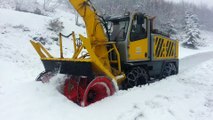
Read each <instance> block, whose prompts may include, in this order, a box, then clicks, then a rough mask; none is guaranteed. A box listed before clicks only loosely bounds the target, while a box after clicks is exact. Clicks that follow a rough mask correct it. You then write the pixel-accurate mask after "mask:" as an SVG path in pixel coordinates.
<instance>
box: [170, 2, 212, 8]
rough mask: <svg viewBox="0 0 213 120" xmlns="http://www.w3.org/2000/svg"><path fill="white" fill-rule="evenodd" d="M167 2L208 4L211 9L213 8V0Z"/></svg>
mask: <svg viewBox="0 0 213 120" xmlns="http://www.w3.org/2000/svg"><path fill="white" fill-rule="evenodd" d="M167 1H173V2H181V1H185V2H191V3H194V4H197V5H199V4H206V5H208V6H209V7H211V8H212V7H213V0H167Z"/></svg>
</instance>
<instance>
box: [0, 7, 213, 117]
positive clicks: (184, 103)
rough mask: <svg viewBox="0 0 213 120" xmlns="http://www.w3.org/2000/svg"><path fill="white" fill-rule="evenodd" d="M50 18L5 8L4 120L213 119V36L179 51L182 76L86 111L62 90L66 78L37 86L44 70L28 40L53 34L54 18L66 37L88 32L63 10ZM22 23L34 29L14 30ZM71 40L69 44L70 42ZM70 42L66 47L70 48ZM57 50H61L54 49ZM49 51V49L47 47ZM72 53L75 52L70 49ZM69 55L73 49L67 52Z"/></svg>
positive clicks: (0, 60)
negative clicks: (50, 27) (195, 47)
mask: <svg viewBox="0 0 213 120" xmlns="http://www.w3.org/2000/svg"><path fill="white" fill-rule="evenodd" d="M58 12H59V13H61V14H60V16H59V15H55V16H51V17H47V16H38V15H34V14H30V13H23V12H16V11H12V10H6V9H0V16H1V19H0V23H1V24H0V66H1V72H0V111H1V112H0V119H2V120H29V119H30V120H48V119H51V120H100V119H101V120H109V119H110V120H133V119H135V120H142V119H143V120H156V119H158V120H212V119H213V81H212V74H213V52H212V51H213V47H212V45H213V42H212V41H211V39H212V38H213V35H212V33H211V32H204V33H206V34H204V36H205V38H206V40H207V42H208V46H206V47H202V48H199V50H190V49H186V48H182V47H180V58H182V59H181V60H180V73H179V74H178V75H175V76H171V77H168V78H166V79H163V80H161V81H158V82H155V83H153V84H150V85H145V86H141V87H134V88H132V89H129V90H124V91H118V92H117V93H116V94H115V95H113V96H111V97H108V98H106V99H103V100H101V101H100V102H97V103H95V104H92V105H90V106H88V107H85V108H82V107H79V106H78V105H76V104H74V103H73V102H71V101H69V100H68V99H67V98H66V97H65V96H64V95H62V94H61V92H60V86H61V85H62V84H63V77H64V76H63V75H58V76H56V77H54V78H53V79H52V80H51V82H50V83H48V84H42V83H41V82H35V80H34V79H35V78H36V76H37V75H38V74H39V73H40V72H41V71H42V70H43V66H42V63H41V62H40V60H39V56H38V55H37V53H36V52H35V50H34V49H33V48H32V45H31V44H30V42H29V40H30V39H32V37H33V36H34V35H45V36H51V35H53V33H52V32H50V31H48V30H47V29H46V25H47V23H48V21H49V20H51V19H53V18H55V17H63V18H60V19H61V20H62V21H63V22H64V24H65V30H64V31H63V33H65V34H69V33H71V31H72V30H75V31H77V33H82V34H85V30H84V29H83V28H80V27H77V26H75V25H74V24H75V23H74V20H73V18H74V15H73V14H70V13H66V12H62V11H58ZM19 25H23V26H24V27H27V28H28V29H29V30H30V31H23V28H16V27H14V26H19ZM67 42H68V41H66V40H65V43H67ZM70 45H72V44H71V43H69V44H68V43H67V44H64V46H68V47H69V46H70ZM52 46H53V47H54V49H52V50H51V53H52V54H54V55H58V53H57V52H56V51H57V50H58V49H59V48H58V46H57V45H52ZM45 47H50V45H47V46H45ZM71 51H72V50H71ZM66 52H67V53H68V52H69V49H67V50H66Z"/></svg>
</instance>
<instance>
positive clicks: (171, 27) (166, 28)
mask: <svg viewBox="0 0 213 120" xmlns="http://www.w3.org/2000/svg"><path fill="white" fill-rule="evenodd" d="M161 28H162V31H163V32H165V33H167V34H169V35H170V36H171V37H172V38H174V36H175V35H176V34H177V29H176V26H175V19H171V20H169V21H168V22H166V23H165V24H162V25H161Z"/></svg>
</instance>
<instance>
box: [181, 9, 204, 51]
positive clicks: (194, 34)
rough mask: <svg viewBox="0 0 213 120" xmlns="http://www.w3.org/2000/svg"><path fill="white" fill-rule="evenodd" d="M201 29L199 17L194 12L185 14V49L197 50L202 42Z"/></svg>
mask: <svg viewBox="0 0 213 120" xmlns="http://www.w3.org/2000/svg"><path fill="white" fill-rule="evenodd" d="M199 28H200V26H199V22H198V17H197V16H196V15H195V14H193V13H192V12H189V11H187V12H186V13H185V25H184V31H185V33H186V37H185V39H186V41H185V42H184V43H183V46H184V47H188V48H192V49H197V46H199V42H200V40H201V37H200V29H199Z"/></svg>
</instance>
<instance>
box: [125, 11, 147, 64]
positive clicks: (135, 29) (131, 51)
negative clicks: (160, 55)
mask: <svg viewBox="0 0 213 120" xmlns="http://www.w3.org/2000/svg"><path fill="white" fill-rule="evenodd" d="M130 27H131V28H130V33H129V34H130V35H129V38H128V39H129V40H128V41H129V42H128V61H129V62H134V61H136V62H137V61H146V60H149V58H148V46H149V42H148V37H147V33H148V32H147V28H148V25H147V19H146V18H145V17H143V15H137V14H136V15H134V17H133V18H132V24H131V26H130Z"/></svg>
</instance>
